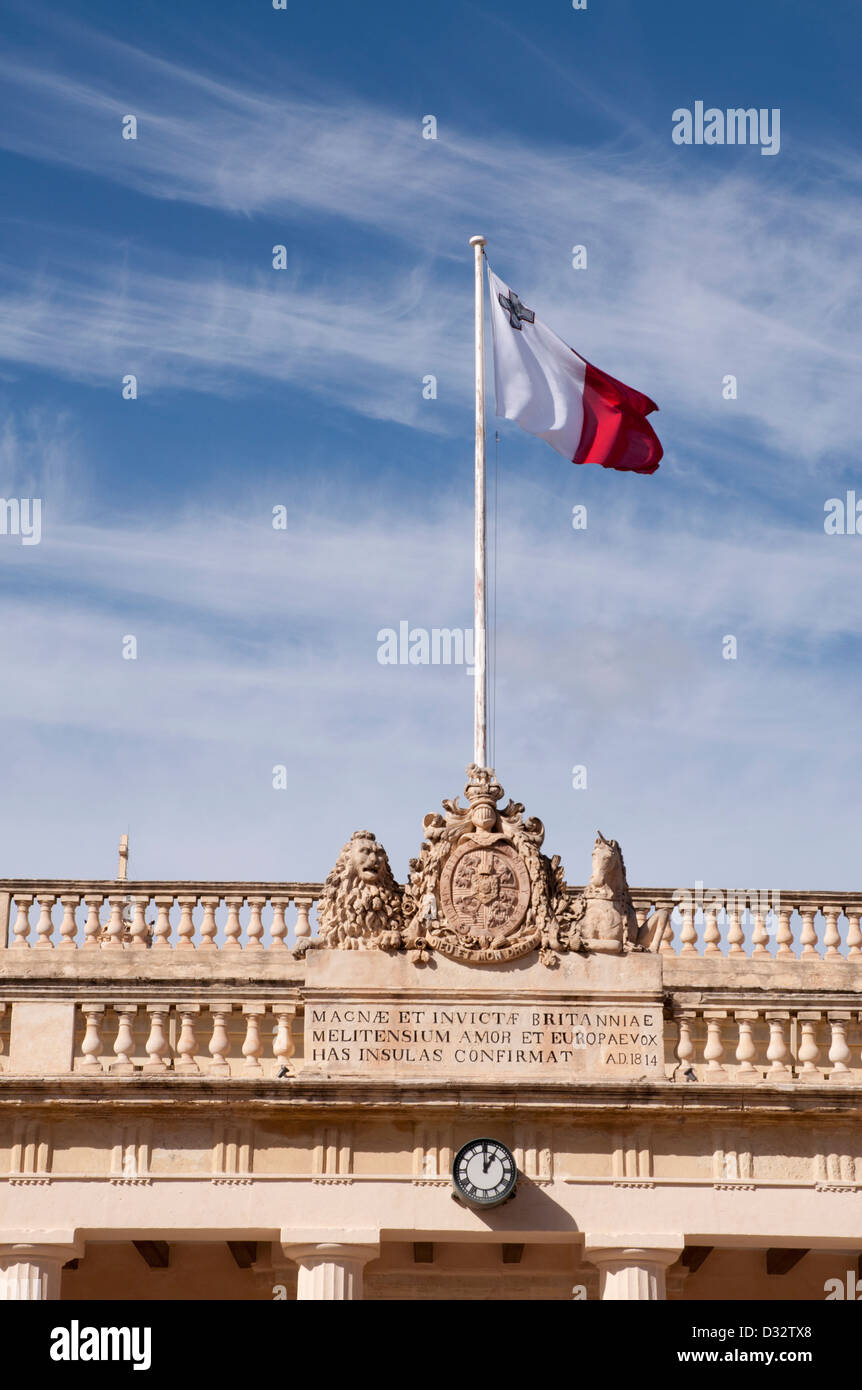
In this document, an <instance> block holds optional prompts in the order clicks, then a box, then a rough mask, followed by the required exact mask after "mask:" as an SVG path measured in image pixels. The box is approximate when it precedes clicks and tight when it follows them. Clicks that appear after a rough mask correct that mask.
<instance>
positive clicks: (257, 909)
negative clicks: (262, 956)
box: [246, 897, 266, 951]
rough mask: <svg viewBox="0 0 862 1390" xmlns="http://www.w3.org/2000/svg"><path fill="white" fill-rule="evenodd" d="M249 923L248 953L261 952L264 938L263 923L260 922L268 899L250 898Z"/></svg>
mask: <svg viewBox="0 0 862 1390" xmlns="http://www.w3.org/2000/svg"><path fill="white" fill-rule="evenodd" d="M248 906H249V914H250V915H249V922H248V942H247V944H246V950H247V951H255V950H256V951H260V950H262V949H263V943H262V941H261V939H260V938H261V937H262V936H263V922H262V921H261V920H260V914H261V909H262V908H263V907H265V906H266V898H258V897H256V898H249V900H248Z"/></svg>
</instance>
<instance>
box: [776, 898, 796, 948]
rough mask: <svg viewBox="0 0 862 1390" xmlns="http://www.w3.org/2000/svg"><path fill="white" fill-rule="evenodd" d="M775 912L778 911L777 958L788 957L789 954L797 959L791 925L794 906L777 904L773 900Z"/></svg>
mask: <svg viewBox="0 0 862 1390" xmlns="http://www.w3.org/2000/svg"><path fill="white" fill-rule="evenodd" d="M773 912H777V913H778V932H777V933H776V937H775V941H776V951H775V958H776V960H777V959H778V958H779V956H780V957H782V958H784V959H786V958H787V957H788V956H789V957H790V958H791V959H795V956H794V951H793V931H792V928H791V926H790V918H791V916H792V915H793V908H792V907H791V908H789V909H788V908H786V907H780V906H776V904H775V902H774V901H773Z"/></svg>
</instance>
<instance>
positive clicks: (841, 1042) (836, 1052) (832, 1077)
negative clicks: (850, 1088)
mask: <svg viewBox="0 0 862 1390" xmlns="http://www.w3.org/2000/svg"><path fill="white" fill-rule="evenodd" d="M826 1017H827V1018H828V1020H829V1027H830V1028H831V1030H832V1043H831V1046H830V1048H829V1060H830V1062H831V1063H832V1070H831V1072H829V1073H828V1080H829V1081H837V1082H844V1081H852V1080H853V1077H852V1076H851V1074H850V1068H849V1067H848V1066H847V1063H848V1062H849V1061H850V1048H849V1047H848V1046H847V1024H848V1023H849V1022H850V1020H851V1018H852V1017H853V1015H852V1014H850V1013H849V1012H848V1013H845V1012H844V1011H843V1010H840V1011H839V1010H835V1011H833V1010H831V1009H830V1010H829V1012H828V1013H827V1015H826Z"/></svg>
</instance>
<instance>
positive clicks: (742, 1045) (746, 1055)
mask: <svg viewBox="0 0 862 1390" xmlns="http://www.w3.org/2000/svg"><path fill="white" fill-rule="evenodd" d="M733 1016H734V1018H735V1019H736V1026H737V1029H738V1032H739V1040H738V1042H737V1045H736V1061H737V1072H736V1076H735V1077H734V1080H735V1081H737V1082H742V1083H743V1085H745V1084H749V1085H750V1084H751V1082H753V1081H757V1080H758V1071H757V1068H756V1067H755V1066H754V1065H753V1063H752V1058H753V1057H755V1056H756V1053H757V1049H756V1047H755V1045H754V1038H753V1037H752V1025H753V1024H754V1023H756V1022H757V1017H758V1013H757V1009H735V1010H734V1014H733Z"/></svg>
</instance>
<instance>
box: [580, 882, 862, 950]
mask: <svg viewBox="0 0 862 1390" xmlns="http://www.w3.org/2000/svg"><path fill="white" fill-rule="evenodd" d="M571 891H572V892H573V893H577V892H580V891H581V890H580V889H572V890H571ZM631 894H632V900H633V902H634V905H635V910H636V912H637V915H638V921H639V922H644V921H645V920H646V919H647V917H649V915H650V914H651V912H653V911H655V910H657V909H660V908H668V909H671V910H672V917H671V931H670V932H668V933H667V934H666V935H665V939H664V940H663V942H662V944H661V948H660V949H661V952H662V954H663V955H672V956H678V957H680V958H681V959H685V958H686V957H693V956H701V957H703V958H704V959H708V958H714V959H718V958H719V957H725V958H727V959H728V960H734V959H736V960H743V959H745V958H746V957H748V958H750V959H752V960H768V959H770V958H773V959H775V960H779V961H790V960H801V961H805V962H808V963H809V964H812V963H814V962H815V961H820V960H834V961H836V962H847V963H852V962H853V960H854V958H858V957H860V955H862V928H860V918H862V893H855V894H853V893H824V892H816V891H814V892H790V891H781V890H779V889H775V890H772V889H770V890H763V891H759V890H745V889H729V890H727V889H703V888H702V886H701V889H700V891H699V892H698V891H696V890H694V889H667V888H633V889H632V890H631Z"/></svg>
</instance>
